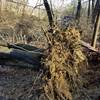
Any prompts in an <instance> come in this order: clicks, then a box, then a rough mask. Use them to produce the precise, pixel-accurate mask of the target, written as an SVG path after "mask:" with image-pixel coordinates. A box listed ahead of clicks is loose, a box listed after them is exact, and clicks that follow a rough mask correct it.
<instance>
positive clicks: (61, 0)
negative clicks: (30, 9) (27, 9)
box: [28, 0, 71, 9]
mask: <svg viewBox="0 0 100 100" xmlns="http://www.w3.org/2000/svg"><path fill="white" fill-rule="evenodd" d="M48 1H50V0H48ZM51 1H52V3H53V6H54V7H55V8H56V9H57V8H59V7H62V5H63V6H65V5H67V4H69V3H70V2H71V0H51ZM37 2H38V4H42V3H43V0H29V2H28V3H29V5H31V6H36V4H37Z"/></svg>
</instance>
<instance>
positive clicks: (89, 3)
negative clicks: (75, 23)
mask: <svg viewBox="0 0 100 100" xmlns="http://www.w3.org/2000/svg"><path fill="white" fill-rule="evenodd" d="M90 2H91V0H89V4H88V18H89V17H90Z"/></svg>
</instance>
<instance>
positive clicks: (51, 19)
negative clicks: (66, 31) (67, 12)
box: [43, 0, 53, 27]
mask: <svg viewBox="0 0 100 100" xmlns="http://www.w3.org/2000/svg"><path fill="white" fill-rule="evenodd" d="M43 2H44V6H45V9H46V12H47V15H48V20H49V25H50V27H53V16H52V11H51V9H50V6H49V3H48V1H47V0H43Z"/></svg>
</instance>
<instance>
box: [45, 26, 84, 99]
mask: <svg viewBox="0 0 100 100" xmlns="http://www.w3.org/2000/svg"><path fill="white" fill-rule="evenodd" d="M47 37H48V41H49V50H48V55H47V57H46V58H44V59H43V64H44V67H46V69H47V70H46V72H45V75H44V77H43V80H44V79H45V85H44V86H43V89H44V93H45V97H46V100H73V94H77V93H79V88H81V87H82V82H81V79H80V69H82V68H81V63H82V62H83V61H84V60H85V56H84V55H83V53H82V50H81V46H80V42H79V40H80V33H79V32H78V31H77V30H76V29H75V28H68V29H67V30H66V31H65V32H61V31H60V30H59V29H54V31H53V32H52V33H50V34H48V36H47ZM43 100H44V99H43ZM74 100H75V99H74ZM78 100H80V99H79V98H78ZM81 100H82V99H81Z"/></svg>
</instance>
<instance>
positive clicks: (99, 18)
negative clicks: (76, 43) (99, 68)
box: [91, 12, 100, 48]
mask: <svg viewBox="0 0 100 100" xmlns="http://www.w3.org/2000/svg"><path fill="white" fill-rule="evenodd" d="M99 26H100V13H99V12H98V15H97V18H96V22H95V24H94V32H93V39H92V44H91V45H92V46H93V47H94V48H95V47H96V41H97V36H98V31H99Z"/></svg>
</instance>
